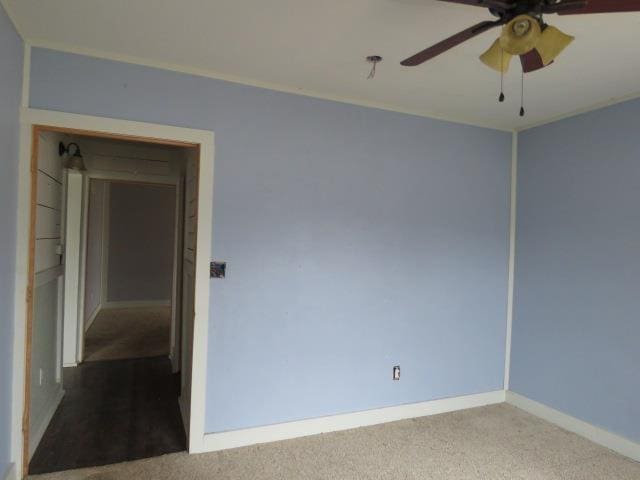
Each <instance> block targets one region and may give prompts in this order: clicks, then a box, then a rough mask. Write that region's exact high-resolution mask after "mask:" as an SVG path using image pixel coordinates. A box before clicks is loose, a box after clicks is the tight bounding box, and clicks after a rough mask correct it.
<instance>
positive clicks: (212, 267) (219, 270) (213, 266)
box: [209, 262, 227, 278]
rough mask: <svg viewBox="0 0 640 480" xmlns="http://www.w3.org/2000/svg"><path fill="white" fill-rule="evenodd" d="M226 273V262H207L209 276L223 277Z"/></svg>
mask: <svg viewBox="0 0 640 480" xmlns="http://www.w3.org/2000/svg"><path fill="white" fill-rule="evenodd" d="M226 274H227V262H211V263H210V264H209V276H210V277H211V278H224V277H225V275H226Z"/></svg>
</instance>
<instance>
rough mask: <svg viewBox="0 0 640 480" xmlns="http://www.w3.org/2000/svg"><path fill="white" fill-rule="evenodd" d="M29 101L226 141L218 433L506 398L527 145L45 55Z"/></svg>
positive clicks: (209, 408) (218, 220) (213, 359)
mask: <svg viewBox="0 0 640 480" xmlns="http://www.w3.org/2000/svg"><path fill="white" fill-rule="evenodd" d="M30 93H31V97H30V98H31V106H32V107H35V108H43V109H49V110H59V111H65V112H72V113H82V114H89V115H98V116H106V117H114V118H121V119H129V120H139V121H146V122H154V123H163V124H171V125H177V126H183V127H191V128H199V129H206V130H213V131H214V132H215V134H216V165H215V186H214V212H213V217H214V219H213V222H214V223H213V245H212V249H213V250H212V251H213V256H214V258H216V259H218V260H224V261H226V262H227V264H228V267H227V278H226V279H224V280H219V281H212V283H211V311H210V326H209V328H210V330H209V331H210V339H209V345H208V351H209V358H208V366H207V377H208V378H207V394H206V425H205V430H206V431H207V432H219V431H226V430H232V429H239V428H244V427H251V426H257V425H265V424H273V423H279V422H285V421H291V420H298V419H303V418H310V417H318V416H324V415H330V414H337V413H345V412H351V411H358V410H366V409H371V408H376V407H383V406H390V405H398V404H404V403H411V402H418V401H426V400H431V399H436V398H443V397H450V396H457V395H465V394H473V393H479V392H486V391H492V390H500V389H502V387H503V370H504V354H505V324H506V303H507V299H506V293H507V260H508V230H509V228H508V221H509V183H510V180H509V179H510V160H511V134H509V133H506V132H500V131H495V130H489V129H483V128H477V127H471V126H464V125H458V124H453V123H447V122H443V121H437V120H431V119H426V118H420V117H414V116H409V115H404V114H399V113H394V112H389V111H382V110H375V109H370V108H363V107H358V106H353V105H347V104H343V103H337V102H331V101H326V100H318V99H314V98H309V97H304V96H298V95H291V94H286V93H280V92H275V91H269V90H264V89H260V88H255V87H249V86H243V85H238V84H232V83H228V82H224V81H220V80H214V79H210V78H204V77H198V76H192V75H186V74H182V73H176V72H170V71H164V70H159V69H154V68H150V67H144V66H137V65H131V64H126V63H120V62H114V61H109V60H102V59H96V58H89V57H84V56H79V55H73V54H67V53H60V52H54V51H48V50H43V49H34V50H33V52H32V68H31V90H30ZM398 364H399V365H401V366H402V372H403V377H402V381H400V382H393V381H392V379H391V374H392V367H393V366H394V365H398Z"/></svg>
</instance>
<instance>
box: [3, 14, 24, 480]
mask: <svg viewBox="0 0 640 480" xmlns="http://www.w3.org/2000/svg"><path fill="white" fill-rule="evenodd" d="M23 50H24V45H23V42H22V39H21V38H20V35H18V33H17V32H16V30H15V28H14V26H13V24H12V23H11V20H10V19H9V17H8V16H7V14H6V12H5V11H4V8H3V7H2V5H0V59H2V61H1V62H0V164H1V165H2V175H1V176H0V224H1V225H2V228H0V251H1V252H2V255H0V365H1V366H2V367H1V368H0V478H4V473H5V470H6V469H7V468H8V467H9V462H10V460H11V423H12V422H11V404H12V392H13V388H12V382H13V375H12V366H13V336H14V335H13V320H14V319H13V315H14V311H13V307H14V295H15V268H16V265H15V251H16V228H17V227H16V211H17V197H18V182H17V181H16V179H17V178H18V155H19V132H18V129H19V124H18V115H19V107H20V99H21V96H22V62H23V56H24V52H23ZM21 267H23V268H25V267H26V266H21Z"/></svg>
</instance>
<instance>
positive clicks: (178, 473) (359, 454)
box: [31, 404, 640, 480]
mask: <svg viewBox="0 0 640 480" xmlns="http://www.w3.org/2000/svg"><path fill="white" fill-rule="evenodd" d="M31 478H33V479H38V480H61V479H71V480H85V479H86V480H117V479H157V480H168V479H176V480H178V479H193V480H200V479H203V480H204V479H211V480H231V479H233V480H255V479H262V480H276V479H277V480H281V479H335V480H338V479H340V480H364V479H385V480H386V479H389V480H391V479H394V480H395V479H399V480H405V479H406V480H408V479H411V480H414V479H415V480H417V479H420V480H435V479H438V480H467V479H468V480H478V479H482V480H500V479H509V480H525V479H526V480H560V479H562V480H605V479H606V480H638V479H640V463H636V462H634V461H632V460H629V459H627V458H625V457H622V456H620V455H618V454H616V453H614V452H611V451H609V450H607V449H605V448H602V447H600V446H598V445H596V444H594V443H591V442H589V441H587V440H585V439H583V438H581V437H578V436H577V435H574V434H572V433H569V432H567V431H565V430H562V429H560V428H558V427H555V426H554V425H551V424H549V423H547V422H545V421H543V420H540V419H538V418H536V417H533V416H531V415H529V414H527V413H525V412H523V411H521V410H518V409H516V408H515V407H511V406H509V405H506V404H501V405H494V406H490V407H482V408H476V409H471V410H466V411H461V412H454V413H446V414H442V415H436V416H432V417H424V418H420V419H414V420H403V421H400V422H394V423H388V424H384V425H377V426H373V427H366V428H359V429H355V430H349V431H344V432H334V433H328V434H324V435H316V436H312V437H306V438H298V439H293V440H286V441H282V442H276V443H270V444H264V445H256V446H251V447H245V448H238V449H234V450H226V451H222V452H214V453H206V454H200V455H192V456H189V455H187V454H186V453H177V454H171V455H165V456H163V457H157V458H152V459H146V460H138V461H135V462H128V463H121V464H117V465H110V466H106V467H98V468H90V469H84V470H75V471H69V472H59V473H55V474H47V475H40V476H34V477H31Z"/></svg>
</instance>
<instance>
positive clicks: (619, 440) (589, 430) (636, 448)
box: [506, 391, 640, 462]
mask: <svg viewBox="0 0 640 480" xmlns="http://www.w3.org/2000/svg"><path fill="white" fill-rule="evenodd" d="M506 400H507V403H510V404H511V405H513V406H515V407H518V408H520V409H521V410H524V411H525V412H528V413H530V414H532V415H535V416H536V417H540V418H542V419H543V420H546V421H548V422H551V423H553V424H555V425H558V426H559V427H562V428H564V429H565V430H569V431H570V432H573V433H575V434H578V435H580V436H582V437H585V438H587V439H589V440H591V441H592V442H595V443H597V444H599V445H602V446H603V447H606V448H609V449H611V450H613V451H614V452H618V453H619V454H621V455H624V456H626V457H629V458H632V459H633V460H636V461H639V462H640V443H635V442H633V441H631V440H629V439H627V438H624V437H621V436H620V435H616V434H615V433H611V432H609V431H607V430H604V429H602V428H600V427H596V426H595V425H592V424H590V423H587V422H585V421H583V420H579V419H577V418H575V417H572V416H571V415H567V414H566V413H562V412H560V411H558V410H556V409H554V408H551V407H547V406H546V405H543V404H542V403H539V402H536V401H535V400H531V399H529V398H527V397H525V396H523V395H520V394H518V393H515V392H512V391H508V392H506Z"/></svg>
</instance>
